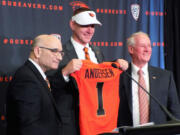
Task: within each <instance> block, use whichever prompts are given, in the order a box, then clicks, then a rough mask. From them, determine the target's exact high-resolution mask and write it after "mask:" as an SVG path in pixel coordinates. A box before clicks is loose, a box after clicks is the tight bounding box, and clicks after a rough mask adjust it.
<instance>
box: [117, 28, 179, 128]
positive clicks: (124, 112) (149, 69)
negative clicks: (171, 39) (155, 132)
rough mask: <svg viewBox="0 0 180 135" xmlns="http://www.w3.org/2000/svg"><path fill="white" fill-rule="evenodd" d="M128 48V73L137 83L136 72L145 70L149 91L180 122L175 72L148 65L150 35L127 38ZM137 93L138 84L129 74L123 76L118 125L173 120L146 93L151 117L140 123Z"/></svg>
mask: <svg viewBox="0 0 180 135" xmlns="http://www.w3.org/2000/svg"><path fill="white" fill-rule="evenodd" d="M127 46H128V51H129V54H130V55H131V58H132V62H131V64H130V65H129V68H128V70H127V71H126V72H128V73H129V74H131V76H132V78H134V79H135V80H136V81H138V78H139V75H138V73H137V72H138V71H139V69H142V71H143V77H144V78H145V79H144V80H145V86H146V87H145V88H146V90H147V91H149V92H150V93H151V94H152V95H153V96H154V97H156V98H157V99H158V100H159V102H160V103H161V104H162V105H164V106H165V107H166V108H167V109H168V110H169V111H170V112H171V113H172V114H173V115H174V116H175V117H176V118H178V119H179V118H180V104H179V99H178V96H177V91H176V86H175V83H174V80H173V75H172V73H171V72H170V71H167V70H163V69H160V68H157V67H153V66H150V65H148V62H149V60H150V57H151V54H152V48H151V41H150V39H149V36H148V35H147V34H146V33H143V32H137V33H134V34H132V35H131V36H130V37H129V38H128V40H127ZM138 93H139V90H138V85H137V84H136V83H135V82H134V81H132V79H130V78H129V77H128V76H127V75H126V73H122V74H121V76H120V108H119V118H118V126H137V125H141V124H146V123H147V122H154V123H155V124H162V123H166V122H167V121H168V120H170V118H168V116H167V114H166V113H165V112H163V111H162V110H161V108H160V106H159V105H158V104H157V103H156V102H155V101H154V100H153V99H152V98H151V97H149V95H147V94H145V95H146V96H147V97H148V98H147V101H148V106H147V107H148V112H147V113H148V115H147V121H146V122H145V123H141V119H142V117H141V116H140V110H141V109H140V95H138ZM144 102H145V101H144ZM144 108H145V107H144ZM144 114H145V113H144Z"/></svg>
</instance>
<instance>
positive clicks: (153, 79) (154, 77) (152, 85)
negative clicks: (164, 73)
mask: <svg viewBox="0 0 180 135" xmlns="http://www.w3.org/2000/svg"><path fill="white" fill-rule="evenodd" d="M148 71H149V86H150V93H151V95H153V96H155V97H158V95H157V91H156V90H157V89H156V86H157V84H156V83H157V79H158V78H157V77H158V76H157V75H156V73H155V72H154V70H153V68H152V67H151V66H149V67H148ZM150 99H151V100H150V120H151V119H152V116H155V115H156V114H155V113H156V112H155V111H152V110H153V108H154V104H157V103H155V102H154V100H153V99H152V98H150Z"/></svg>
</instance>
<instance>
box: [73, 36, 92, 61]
mask: <svg viewBox="0 0 180 135" xmlns="http://www.w3.org/2000/svg"><path fill="white" fill-rule="evenodd" d="M71 42H72V44H73V47H74V48H75V51H76V52H77V55H78V54H79V53H80V54H83V55H84V51H83V49H84V47H87V48H88V49H89V44H86V45H85V46H84V45H81V44H80V43H78V42H76V41H75V40H74V39H73V38H72V37H71ZM79 56H80V57H79ZM84 57H85V56H84ZM78 58H82V55H78Z"/></svg>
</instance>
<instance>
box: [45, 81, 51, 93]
mask: <svg viewBox="0 0 180 135" xmlns="http://www.w3.org/2000/svg"><path fill="white" fill-rule="evenodd" d="M46 83H47V85H48V88H49V90H50V91H51V85H50V82H49V80H48V79H47V78H46Z"/></svg>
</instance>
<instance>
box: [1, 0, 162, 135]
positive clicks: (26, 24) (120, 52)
mask: <svg viewBox="0 0 180 135" xmlns="http://www.w3.org/2000/svg"><path fill="white" fill-rule="evenodd" d="M78 7H89V8H91V9H93V10H94V11H95V12H96V13H97V17H98V19H99V21H100V22H101V23H102V26H101V27H96V32H95V35H94V37H93V39H92V41H91V43H90V44H91V45H94V46H99V47H100V48H101V49H102V51H103V53H104V55H105V59H106V60H107V61H111V60H114V59H117V58H124V59H126V60H128V61H130V56H129V54H128V51H127V47H126V39H127V38H128V37H129V36H130V35H131V34H132V33H134V32H137V31H143V32H146V33H148V34H149V36H150V38H151V43H152V48H153V50H152V57H151V61H150V64H151V65H154V66H158V67H161V68H164V38H163V32H164V30H163V27H164V15H165V13H164V9H163V8H164V0H111V1H110V0H0V61H1V62H0V93H1V94H0V118H1V120H0V134H1V135H5V128H6V117H5V116H6V104H5V103H6V88H7V86H8V83H9V82H10V81H11V80H12V78H13V73H14V71H15V70H16V69H17V68H18V67H19V66H21V65H22V64H23V63H24V62H25V60H26V59H27V58H28V56H29V51H30V48H31V44H32V39H33V38H34V37H35V36H37V35H39V34H43V33H46V34H51V33H58V34H61V36H62V42H63V43H65V42H66V41H67V40H68V39H69V38H70V36H71V30H70V27H69V20H70V18H71V15H72V12H73V10H74V9H75V8H78Z"/></svg>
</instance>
